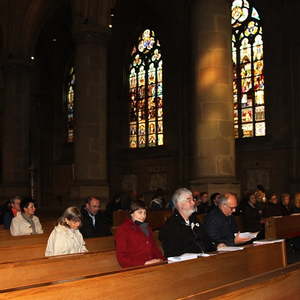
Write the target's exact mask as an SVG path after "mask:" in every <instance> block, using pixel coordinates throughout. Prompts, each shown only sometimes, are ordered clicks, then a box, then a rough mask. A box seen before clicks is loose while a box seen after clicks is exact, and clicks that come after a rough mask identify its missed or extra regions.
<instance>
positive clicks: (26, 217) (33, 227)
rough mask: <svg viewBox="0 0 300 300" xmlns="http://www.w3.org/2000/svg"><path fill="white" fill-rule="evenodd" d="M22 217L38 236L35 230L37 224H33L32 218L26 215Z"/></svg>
mask: <svg viewBox="0 0 300 300" xmlns="http://www.w3.org/2000/svg"><path fill="white" fill-rule="evenodd" d="M22 217H23V218H24V219H25V220H26V221H27V222H28V223H29V224H30V226H31V228H32V234H36V230H35V224H34V222H33V219H32V217H28V216H26V215H25V214H23V213H22Z"/></svg>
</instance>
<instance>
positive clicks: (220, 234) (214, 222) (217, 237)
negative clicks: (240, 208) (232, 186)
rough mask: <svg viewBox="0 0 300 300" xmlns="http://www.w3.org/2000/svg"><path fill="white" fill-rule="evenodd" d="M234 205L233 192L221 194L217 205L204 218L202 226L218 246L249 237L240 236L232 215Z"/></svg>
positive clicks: (243, 240)
mask: <svg viewBox="0 0 300 300" xmlns="http://www.w3.org/2000/svg"><path fill="white" fill-rule="evenodd" d="M236 207H237V198H236V196H235V195H234V194H232V193H228V194H225V195H222V196H221V197H220V198H219V200H218V207H217V208H215V209H213V210H212V211H211V212H210V213H209V214H208V215H207V216H206V218H205V221H204V226H205V229H206V232H207V235H208V237H209V239H210V240H211V241H212V242H213V243H214V244H215V246H217V247H218V248H221V247H223V246H225V245H226V246H234V245H238V244H243V243H246V242H248V241H249V239H245V238H241V237H240V235H239V233H238V229H237V225H236V223H235V220H234V217H233V216H232V213H234V212H235V209H236ZM235 234H236V235H235Z"/></svg>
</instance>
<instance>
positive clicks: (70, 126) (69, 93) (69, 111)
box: [65, 67, 75, 143]
mask: <svg viewBox="0 0 300 300" xmlns="http://www.w3.org/2000/svg"><path fill="white" fill-rule="evenodd" d="M74 90H75V72H74V67H71V68H70V70H69V72H68V74H67V80H66V101H65V109H66V123H67V124H66V127H67V134H66V142H67V143H73V142H74V134H75V132H74Z"/></svg>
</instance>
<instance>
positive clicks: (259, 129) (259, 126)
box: [255, 122, 266, 136]
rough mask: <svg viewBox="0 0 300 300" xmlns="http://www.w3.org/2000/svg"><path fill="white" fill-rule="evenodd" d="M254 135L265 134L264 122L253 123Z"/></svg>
mask: <svg viewBox="0 0 300 300" xmlns="http://www.w3.org/2000/svg"><path fill="white" fill-rule="evenodd" d="M255 135H256V136H265V135H266V123H265V122H260V123H256V124H255Z"/></svg>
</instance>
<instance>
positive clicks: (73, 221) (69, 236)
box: [45, 206, 88, 256]
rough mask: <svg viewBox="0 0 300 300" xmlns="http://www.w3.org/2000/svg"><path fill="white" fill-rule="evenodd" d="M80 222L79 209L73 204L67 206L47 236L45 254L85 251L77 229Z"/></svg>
mask: <svg viewBox="0 0 300 300" xmlns="http://www.w3.org/2000/svg"><path fill="white" fill-rule="evenodd" d="M80 224H81V214H80V211H79V209H78V208H77V207H74V206H71V207H69V208H67V209H66V210H65V211H64V213H63V215H62V216H61V217H60V218H59V219H58V222H57V226H55V227H54V229H53V230H52V232H51V234H50V236H49V239H48V243H47V248H46V252H45V256H53V255H62V254H72V253H82V252H87V251H88V250H87V249H86V247H85V242H84V240H83V237H82V235H81V233H80V231H79V230H78V228H79V226H80Z"/></svg>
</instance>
